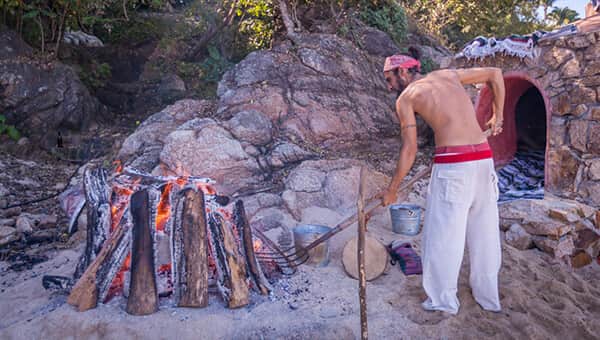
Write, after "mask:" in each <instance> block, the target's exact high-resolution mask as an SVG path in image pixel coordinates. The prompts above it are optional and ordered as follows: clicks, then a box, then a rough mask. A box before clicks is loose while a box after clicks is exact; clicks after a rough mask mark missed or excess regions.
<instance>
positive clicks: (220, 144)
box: [160, 118, 262, 194]
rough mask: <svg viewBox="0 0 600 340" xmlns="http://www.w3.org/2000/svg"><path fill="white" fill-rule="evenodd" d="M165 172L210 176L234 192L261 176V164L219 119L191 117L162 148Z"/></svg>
mask: <svg viewBox="0 0 600 340" xmlns="http://www.w3.org/2000/svg"><path fill="white" fill-rule="evenodd" d="M160 162H161V165H162V167H163V172H164V173H167V174H175V175H195V176H205V177H210V178H212V179H214V180H216V181H217V183H218V184H219V185H218V188H219V189H220V190H221V191H222V192H223V193H225V194H231V193H233V192H235V191H238V190H240V189H242V188H246V187H248V186H250V185H252V184H254V183H257V182H259V181H260V180H262V177H260V167H259V165H258V162H257V161H256V159H255V158H253V157H251V156H250V155H249V154H248V153H246V151H244V148H243V147H242V144H241V143H240V142H239V141H238V140H237V139H235V137H234V136H233V135H232V134H231V133H230V132H229V131H227V130H226V129H225V128H224V127H223V126H222V125H220V124H219V122H217V121H215V120H213V119H209V118H204V119H199V118H197V119H192V120H190V121H188V122H186V123H185V124H183V125H181V126H180V127H178V128H177V129H176V130H175V131H173V132H171V133H170V134H169V135H168V136H167V137H166V139H165V145H164V147H163V149H162V151H161V152H160Z"/></svg>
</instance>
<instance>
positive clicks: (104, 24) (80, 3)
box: [0, 0, 169, 50]
mask: <svg viewBox="0 0 600 340" xmlns="http://www.w3.org/2000/svg"><path fill="white" fill-rule="evenodd" d="M168 1H169V0H101V1H97V0H29V1H25V0H0V14H3V15H1V16H0V20H1V21H0V22H1V23H3V24H5V25H7V26H8V27H10V28H13V29H15V30H17V31H18V32H19V33H21V34H22V35H23V36H24V38H25V39H26V40H27V41H28V42H29V43H31V44H37V45H38V46H40V47H41V48H42V50H43V49H44V45H45V44H46V43H48V42H52V43H55V46H56V48H59V47H60V41H61V40H62V36H63V34H64V32H65V30H67V29H71V30H82V31H84V32H86V33H90V34H100V35H101V34H103V33H107V32H108V33H109V34H110V33H112V31H113V29H115V28H116V31H117V33H119V30H118V28H119V23H122V22H129V21H130V19H131V18H130V16H132V14H134V13H135V12H136V11H140V10H158V9H162V8H163V7H165V6H166V4H167V3H168ZM124 27H126V28H127V29H129V28H134V29H135V28H139V30H137V31H134V32H131V34H134V35H135V34H137V35H140V34H147V33H152V32H153V31H152V30H150V32H149V31H148V30H147V27H144V26H143V25H139V23H138V25H124ZM127 29H123V30H122V31H121V32H120V33H121V35H126V33H127V34H129V32H127ZM104 38H106V36H104Z"/></svg>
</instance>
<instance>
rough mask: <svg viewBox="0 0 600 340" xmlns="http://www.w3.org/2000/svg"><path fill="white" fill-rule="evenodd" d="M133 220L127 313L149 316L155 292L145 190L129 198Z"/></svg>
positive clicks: (155, 307)
mask: <svg viewBox="0 0 600 340" xmlns="http://www.w3.org/2000/svg"><path fill="white" fill-rule="evenodd" d="M130 209H131V216H132V219H133V229H132V249H131V283H130V292H129V297H128V299H127V308H126V310H127V313H129V314H132V315H148V314H152V313H155V312H156V311H157V310H158V290H157V287H156V276H155V268H154V245H153V243H154V242H153V233H154V231H153V230H152V227H153V225H154V223H152V216H153V214H152V211H151V207H150V199H149V194H148V190H141V191H138V192H136V193H134V194H133V195H132V196H131V202H130Z"/></svg>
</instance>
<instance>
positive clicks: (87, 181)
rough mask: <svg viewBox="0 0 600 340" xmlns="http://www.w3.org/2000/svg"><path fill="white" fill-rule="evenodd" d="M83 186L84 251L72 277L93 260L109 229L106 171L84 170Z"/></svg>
mask: <svg viewBox="0 0 600 340" xmlns="http://www.w3.org/2000/svg"><path fill="white" fill-rule="evenodd" d="M83 187H84V191H85V198H86V201H87V206H88V209H87V220H88V223H87V225H88V230H87V239H86V247H85V252H84V253H83V255H82V257H81V258H80V260H79V263H78V264H77V267H76V269H75V274H74V275H73V277H74V279H75V280H76V279H78V278H79V277H80V276H81V274H83V272H84V271H85V270H86V268H88V267H89V265H90V264H91V263H92V261H94V259H95V258H96V256H97V255H98V253H99V252H100V249H102V245H103V244H104V242H105V241H106V239H107V238H108V234H109V231H110V222H111V213H110V193H111V189H110V186H109V185H108V181H107V171H106V170H105V169H103V168H95V169H91V170H89V169H88V170H86V171H85V172H84V174H83Z"/></svg>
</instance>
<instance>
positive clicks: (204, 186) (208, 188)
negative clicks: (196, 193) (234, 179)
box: [196, 182, 217, 195]
mask: <svg viewBox="0 0 600 340" xmlns="http://www.w3.org/2000/svg"><path fill="white" fill-rule="evenodd" d="M196 186H197V188H198V190H202V192H204V193H205V194H207V195H216V194H217V191H216V190H215V188H213V186H212V185H210V184H208V183H202V182H198V183H196Z"/></svg>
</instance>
